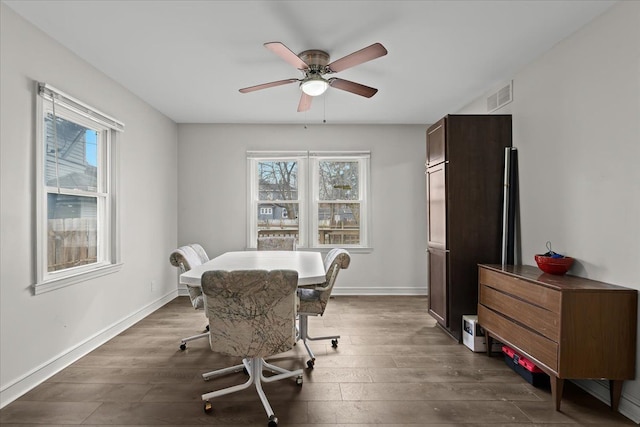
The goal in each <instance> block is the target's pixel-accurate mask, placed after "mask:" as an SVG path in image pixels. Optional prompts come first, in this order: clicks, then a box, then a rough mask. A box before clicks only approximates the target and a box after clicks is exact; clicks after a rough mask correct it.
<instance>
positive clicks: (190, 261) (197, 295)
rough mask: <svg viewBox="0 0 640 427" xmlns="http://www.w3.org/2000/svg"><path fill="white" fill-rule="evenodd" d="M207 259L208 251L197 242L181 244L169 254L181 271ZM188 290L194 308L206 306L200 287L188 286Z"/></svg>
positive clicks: (170, 259) (171, 261)
mask: <svg viewBox="0 0 640 427" xmlns="http://www.w3.org/2000/svg"><path fill="white" fill-rule="evenodd" d="M207 261H209V257H208V256H207V253H206V252H205V250H204V249H203V248H202V246H200V245H199V244H197V243H192V244H190V245H185V246H180V247H179V248H178V249H176V250H174V251H173V252H171V255H169V262H170V263H171V265H173V266H174V267H178V268H179V269H180V272H181V273H184V272H185V271H189V270H191V269H192V268H193V267H195V266H196V265H201V264H204V263H205V262H207ZM187 291H188V292H189V298H190V299H191V305H193V308H195V309H202V308H204V299H203V297H202V291H201V290H200V288H196V287H193V286H187Z"/></svg>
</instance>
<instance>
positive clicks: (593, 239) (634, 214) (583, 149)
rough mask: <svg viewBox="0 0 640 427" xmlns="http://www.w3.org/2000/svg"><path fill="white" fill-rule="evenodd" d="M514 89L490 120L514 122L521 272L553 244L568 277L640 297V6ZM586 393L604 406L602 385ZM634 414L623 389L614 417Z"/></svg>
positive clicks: (635, 388) (602, 25) (547, 60)
mask: <svg viewBox="0 0 640 427" xmlns="http://www.w3.org/2000/svg"><path fill="white" fill-rule="evenodd" d="M513 82H514V101H513V102H512V103H511V104H508V105H507V106H505V107H504V108H503V109H501V110H499V111H497V112H496V113H512V114H513V130H514V137H513V144H514V146H515V147H517V148H518V156H519V172H520V180H519V183H520V211H521V213H520V216H521V230H522V232H521V241H522V242H521V246H522V263H523V264H530V265H535V262H534V260H533V255H534V254H536V253H543V252H546V248H545V242H546V241H547V240H550V241H551V242H552V244H553V249H554V250H555V251H556V252H560V253H563V254H567V255H570V256H572V257H575V258H576V264H575V266H574V267H573V268H572V270H571V273H572V274H575V275H578V276H582V277H587V278H591V279H595V280H600V281H604V282H609V283H613V284H617V285H622V286H626V287H630V288H634V289H640V167H639V166H638V162H639V161H640V2H619V3H618V4H617V5H616V6H614V7H613V8H612V9H611V10H609V11H608V12H606V13H605V14H604V15H602V16H601V17H599V18H598V19H596V20H595V21H593V22H592V23H591V24H589V25H587V26H586V27H584V28H582V29H581V30H580V31H578V32H577V33H576V34H574V35H573V36H571V37H569V38H568V39H566V40H564V41H563V42H561V43H559V44H558V45H557V46H555V48H554V49H552V50H550V51H549V52H547V53H546V54H545V55H543V56H542V57H541V58H539V59H538V60H536V61H535V62H533V63H531V64H529V65H528V66H527V67H526V68H525V69H523V70H522V71H521V72H519V73H518V74H516V75H515V76H513ZM485 105H486V104H485V97H484V96H483V97H481V98H479V99H478V100H476V101H474V102H473V103H472V104H470V105H468V106H467V107H465V108H464V109H462V110H461V111H459V113H484V112H486V108H485ZM639 329H640V328H639ZM639 342H640V340H639ZM637 354H638V356H640V351H638V352H637ZM639 369H640V358H638V361H637V362H636V370H639ZM583 385H584V386H585V387H587V388H588V389H589V390H590V391H592V392H593V393H594V394H598V395H599V396H601V397H603V399H605V400H606V401H608V391H607V390H606V389H604V388H603V387H601V386H600V385H599V383H598V384H596V383H594V382H588V383H586V384H583ZM639 408H640V382H639V381H637V380H636V381H627V382H625V385H624V394H623V401H622V402H621V404H620V410H621V412H623V413H625V414H626V415H627V416H629V417H630V418H632V419H633V420H635V421H636V422H638V421H640V409H639Z"/></svg>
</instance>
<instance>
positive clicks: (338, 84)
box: [329, 77, 378, 98]
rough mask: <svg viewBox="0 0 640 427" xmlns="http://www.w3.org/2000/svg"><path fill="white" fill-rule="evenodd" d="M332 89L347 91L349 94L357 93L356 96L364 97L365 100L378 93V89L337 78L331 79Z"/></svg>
mask: <svg viewBox="0 0 640 427" xmlns="http://www.w3.org/2000/svg"><path fill="white" fill-rule="evenodd" d="M329 84H330V85H331V87H335V88H336V89H340V90H346V91H347V92H351V93H355V94H356V95H360V96H364V97H365V98H371V97H372V96H373V95H375V94H376V93H377V92H378V89H376V88H373V87H369V86H365V85H361V84H360V83H356V82H350V81H349V80H344V79H338V78H336V77H334V78H331V79H329Z"/></svg>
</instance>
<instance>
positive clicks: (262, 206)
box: [247, 152, 307, 248]
mask: <svg viewBox="0 0 640 427" xmlns="http://www.w3.org/2000/svg"><path fill="white" fill-rule="evenodd" d="M247 170H248V179H247V182H248V184H249V188H248V193H249V195H250V196H249V203H248V209H249V212H248V214H247V216H248V221H247V224H248V230H247V236H249V241H248V242H247V246H248V247H251V248H255V247H256V246H257V241H258V237H262V236H294V237H296V240H297V241H298V244H300V245H303V244H305V242H306V229H305V227H304V225H305V220H304V217H305V215H306V206H305V204H304V202H303V201H304V196H305V192H306V187H307V181H306V174H307V153H306V152H278V153H274V152H250V153H248V155H247Z"/></svg>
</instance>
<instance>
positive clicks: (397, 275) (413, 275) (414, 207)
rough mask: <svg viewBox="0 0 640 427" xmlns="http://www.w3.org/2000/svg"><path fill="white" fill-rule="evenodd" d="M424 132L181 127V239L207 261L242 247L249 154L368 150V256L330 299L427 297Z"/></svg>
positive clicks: (357, 260)
mask: <svg viewBox="0 0 640 427" xmlns="http://www.w3.org/2000/svg"><path fill="white" fill-rule="evenodd" d="M425 130H426V127H425V126H419V125H411V126H387V125H384V126H370V125H367V126H355V125H354V126H346V125H344V126H342V125H308V126H307V127H306V128H305V127H304V126H301V125H250V126H247V125H204V124H203V125H194V124H180V125H178V141H179V154H178V159H179V160H178V173H179V182H178V185H179V195H178V202H179V208H178V222H179V224H178V236H179V238H178V240H179V243H180V244H185V243H189V242H201V243H202V245H203V246H204V247H205V249H206V250H207V252H208V253H209V256H216V255H219V254H220V253H222V252H225V251H229V250H242V249H244V247H245V244H246V228H247V227H246V209H247V208H246V206H247V201H246V199H247V190H246V188H247V179H246V175H247V172H246V152H247V151H248V150H370V151H371V188H372V215H373V239H372V240H373V252H371V253H353V254H352V262H351V265H350V266H349V269H348V270H345V271H344V272H343V273H340V280H339V281H338V283H336V288H335V291H334V292H335V294H347V293H358V294H426V261H425V248H426V241H425V239H426V237H425V236H426V232H425V230H426V214H425V203H426V202H425V178H424V161H425Z"/></svg>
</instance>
